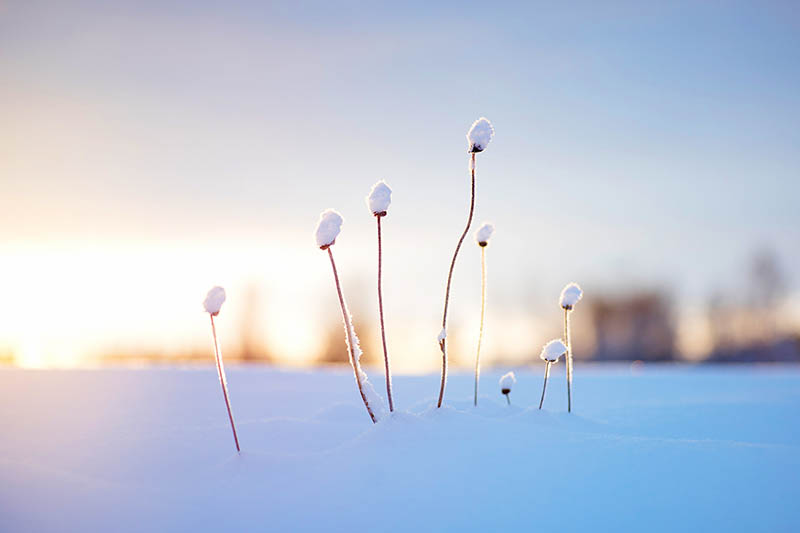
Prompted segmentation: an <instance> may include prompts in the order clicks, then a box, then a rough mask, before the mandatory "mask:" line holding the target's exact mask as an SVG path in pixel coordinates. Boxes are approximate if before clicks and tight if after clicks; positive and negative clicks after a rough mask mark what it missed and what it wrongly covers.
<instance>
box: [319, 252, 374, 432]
mask: <svg viewBox="0 0 800 533" xmlns="http://www.w3.org/2000/svg"><path fill="white" fill-rule="evenodd" d="M328 257H330V258H331V267H332V268H333V279H334V280H335V281H336V293H337V294H338V295H339V305H340V306H341V307H342V318H343V319H344V331H345V335H346V336H347V348H348V350H350V364H351V365H352V366H353V372H354V373H355V375H356V384H357V385H358V392H359V393H360V394H361V399H362V400H363V401H364V407H366V408H367V413H369V417H370V419H372V423H373V424H375V423H376V422H377V420H376V419H375V415H374V414H373V413H372V408H371V407H370V406H369V401H367V395H366V394H364V387H363V386H362V385H361V372H360V370H361V366H360V364H359V362H358V359H356V352H355V345H354V344H353V324H352V323H351V322H350V315H349V314H348V313H347V305H346V304H345V303H344V296H342V286H341V285H340V284H339V272H337V270H336V262H335V261H334V260H333V252H332V251H331V247H330V246H328Z"/></svg>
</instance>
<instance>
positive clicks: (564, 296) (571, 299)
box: [560, 283, 583, 309]
mask: <svg viewBox="0 0 800 533" xmlns="http://www.w3.org/2000/svg"><path fill="white" fill-rule="evenodd" d="M581 298H583V290H581V287H580V285H578V284H577V283H568V284H567V286H566V287H564V290H563V291H561V299H560V304H561V307H563V308H564V309H572V308H573V307H575V304H576V303H578V302H579V301H580V300H581Z"/></svg>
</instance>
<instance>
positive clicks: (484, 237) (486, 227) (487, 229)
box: [475, 222, 494, 246]
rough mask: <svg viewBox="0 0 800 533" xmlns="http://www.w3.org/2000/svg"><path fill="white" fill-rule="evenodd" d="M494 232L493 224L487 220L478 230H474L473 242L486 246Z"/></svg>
mask: <svg viewBox="0 0 800 533" xmlns="http://www.w3.org/2000/svg"><path fill="white" fill-rule="evenodd" d="M493 233H494V225H493V224H491V223H489V222H484V223H483V224H481V227H480V228H478V231H476V232H475V242H477V243H478V246H486V245H488V244H489V238H490V237H491V236H492V234H493Z"/></svg>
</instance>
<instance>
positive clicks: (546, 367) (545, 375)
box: [539, 361, 551, 409]
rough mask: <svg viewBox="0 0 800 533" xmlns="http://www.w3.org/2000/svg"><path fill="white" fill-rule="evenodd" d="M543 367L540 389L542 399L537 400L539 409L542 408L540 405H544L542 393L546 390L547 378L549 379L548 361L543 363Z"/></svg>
mask: <svg viewBox="0 0 800 533" xmlns="http://www.w3.org/2000/svg"><path fill="white" fill-rule="evenodd" d="M545 363H546V364H545V367H544V386H543V387H542V399H541V400H539V409H541V408H542V404H544V393H545V391H546V390H547V378H549V377H550V364H551V363H550V361H545Z"/></svg>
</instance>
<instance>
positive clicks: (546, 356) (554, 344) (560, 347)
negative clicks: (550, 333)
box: [539, 339, 567, 363]
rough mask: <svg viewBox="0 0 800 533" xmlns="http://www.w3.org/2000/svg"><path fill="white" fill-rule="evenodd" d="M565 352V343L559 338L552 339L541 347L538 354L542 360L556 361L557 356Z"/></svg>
mask: <svg viewBox="0 0 800 533" xmlns="http://www.w3.org/2000/svg"><path fill="white" fill-rule="evenodd" d="M565 353H567V345H566V344H564V343H563V342H561V339H553V340H551V341H550V342H548V343H547V344H545V345H544V346H543V347H542V353H541V354H539V357H541V358H542V360H543V361H550V362H551V363H556V362H558V358H559V357H561V356H562V355H564V354H565Z"/></svg>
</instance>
